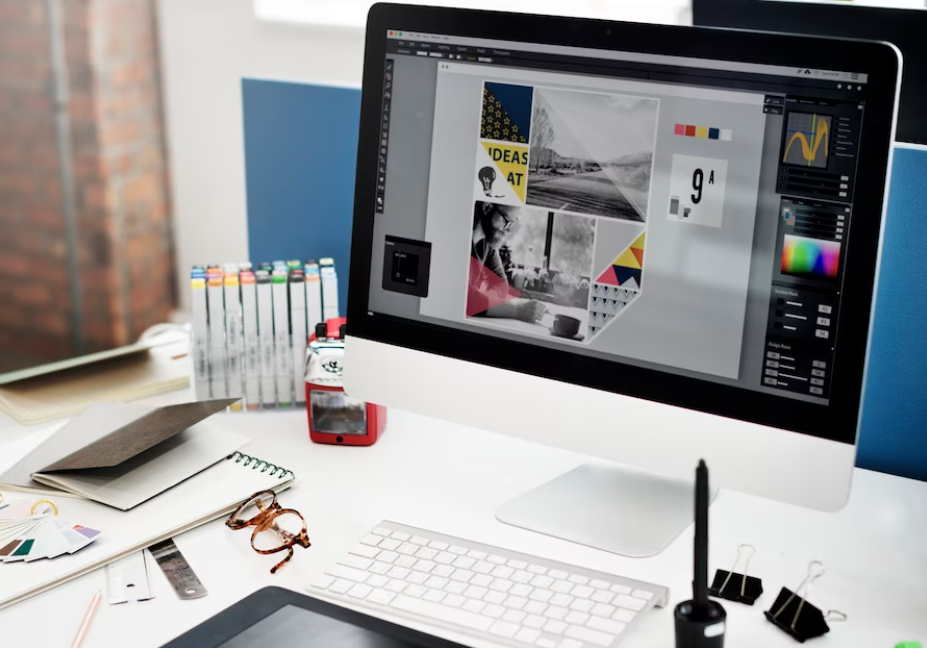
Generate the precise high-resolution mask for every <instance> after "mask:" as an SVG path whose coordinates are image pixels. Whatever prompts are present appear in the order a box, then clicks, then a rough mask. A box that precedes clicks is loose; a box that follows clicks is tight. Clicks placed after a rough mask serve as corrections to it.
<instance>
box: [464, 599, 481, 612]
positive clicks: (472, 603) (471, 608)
mask: <svg viewBox="0 0 927 648" xmlns="http://www.w3.org/2000/svg"><path fill="white" fill-rule="evenodd" d="M460 607H461V608H462V609H464V610H466V611H467V612H479V611H480V610H482V609H483V608H484V607H486V604H485V603H483V601H477V600H476V599H470V600H469V601H466V602H464V604H463V605H461V606H460Z"/></svg>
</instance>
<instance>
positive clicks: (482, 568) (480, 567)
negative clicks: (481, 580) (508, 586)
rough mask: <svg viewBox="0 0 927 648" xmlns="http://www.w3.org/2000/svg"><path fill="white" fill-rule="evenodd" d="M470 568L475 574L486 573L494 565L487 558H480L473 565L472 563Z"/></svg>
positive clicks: (493, 567)
mask: <svg viewBox="0 0 927 648" xmlns="http://www.w3.org/2000/svg"><path fill="white" fill-rule="evenodd" d="M472 569H473V571H475V572H476V573H477V574H488V573H490V572H491V571H492V570H493V569H495V565H493V564H492V563H491V562H489V561H488V560H480V561H479V562H477V563H476V564H475V565H473V567H472Z"/></svg>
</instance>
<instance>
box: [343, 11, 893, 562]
mask: <svg viewBox="0 0 927 648" xmlns="http://www.w3.org/2000/svg"><path fill="white" fill-rule="evenodd" d="M368 20H369V22H368V27H367V36H366V39H367V41H366V55H365V63H364V91H363V97H362V105H361V126H360V140H359V147H358V163H357V180H356V193H355V212H354V229H353V241H352V250H351V280H350V286H349V296H348V339H347V349H346V354H347V355H346V358H345V371H346V373H345V379H346V389H347V391H348V393H350V394H351V395H353V396H355V397H358V398H362V399H365V400H368V401H372V402H375V403H380V404H384V405H387V406H390V407H396V408H400V409H404V410H412V411H416V412H420V413H423V414H426V415H430V416H434V417H439V418H442V419H448V420H451V421H456V422H460V423H464V424H467V425H471V426H475V427H479V428H484V429H488V430H492V431H496V432H501V433H504V434H509V435H514V436H518V437H521V438H524V439H529V440H531V441H535V442H538V443H543V444H549V445H552V446H557V447H561V448H566V449H569V450H574V451H577V452H580V453H585V454H587V455H592V456H593V457H596V458H597V460H599V461H600V463H596V462H593V463H592V464H590V466H588V467H583V468H581V469H577V470H576V471H573V472H571V473H568V474H567V475H565V476H562V477H560V478H558V479H555V480H554V481H552V482H550V483H549V484H547V485H544V486H541V487H540V488H539V489H538V490H536V491H533V492H532V493H529V494H528V495H526V496H525V497H524V498H523V499H522V500H519V501H517V502H513V503H510V504H507V505H505V506H503V507H502V508H501V509H500V510H499V511H498V512H497V517H499V518H500V519H502V520H503V521H506V522H511V523H514V524H518V525H520V526H525V527H529V528H534V529H538V530H542V531H544V532H547V533H550V534H553V535H558V536H562V537H568V538H570V539H574V540H577V541H580V542H584V543H586V544H591V545H594V546H600V547H605V548H609V549H611V550H615V551H618V552H621V553H626V554H631V555H647V554H648V553H655V552H657V551H659V550H660V549H661V548H662V547H663V546H665V545H666V544H667V543H668V542H669V541H670V540H672V538H673V537H674V536H675V534H676V533H678V532H679V531H681V530H682V529H683V528H684V527H685V526H686V525H687V524H688V523H689V522H690V521H691V519H692V518H691V511H692V504H691V501H692V500H691V483H690V482H691V479H692V475H693V474H694V472H693V471H694V467H695V465H696V463H697V461H698V459H699V458H705V459H706V460H707V462H708V465H709V466H710V468H711V475H712V478H713V483H714V484H715V485H719V486H723V487H728V488H731V489H736V490H739V491H745V492H749V493H756V494H759V495H763V496H767V497H770V498H775V499H778V500H783V501H786V502H792V503H796V504H801V505H806V506H810V507H815V508H820V509H825V510H836V509H839V508H841V507H842V506H843V505H844V504H845V502H846V499H847V496H848V491H849V487H850V478H851V474H852V469H853V465H854V459H855V454H856V447H855V443H856V437H857V428H858V421H859V414H860V394H861V391H862V385H863V376H864V368H865V363H866V353H867V342H868V336H869V330H870V327H869V321H870V313H871V311H872V308H873V303H874V294H873V293H874V285H875V283H874V279H875V274H876V268H877V260H878V254H879V249H880V237H881V226H882V211H883V199H884V193H885V186H886V178H887V167H888V165H889V152H890V144H891V141H892V137H893V127H894V111H895V101H896V95H897V88H898V73H899V61H898V57H897V51H896V50H895V49H894V48H892V47H891V46H888V45H884V44H877V43H866V42H840V41H828V40H823V39H811V38H808V37H800V36H785V35H775V34H745V33H738V32H729V31H724V30H706V29H696V28H691V27H685V28H683V27H666V26H655V25H640V24H619V23H606V22H598V21H585V20H574V19H567V18H549V17H547V18H545V17H536V16H525V15H514V14H502V13H489V12H471V11H460V10H450V9H435V8H421V7H409V6H394V5H376V6H374V8H373V9H372V10H371V13H370V16H369V19H368ZM863 178H865V181H864V182H863V181H861V179H863ZM436 460H438V458H437V457H436ZM601 460H606V461H607V462H608V463H602V462H601ZM611 462H618V463H620V464H622V465H624V466H626V467H620V466H618V465H617V464H615V463H611ZM657 475H659V477H658V476H657ZM525 486H526V488H528V487H529V486H531V485H529V484H526V485H525ZM610 525H611V526H610Z"/></svg>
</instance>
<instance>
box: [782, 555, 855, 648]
mask: <svg viewBox="0 0 927 648" xmlns="http://www.w3.org/2000/svg"><path fill="white" fill-rule="evenodd" d="M823 575H824V565H823V564H821V563H820V562H818V561H817V560H815V561H813V562H811V563H810V564H809V565H808V575H807V576H806V577H805V580H803V581H802V582H801V585H799V586H798V589H797V590H795V591H794V592H793V591H791V590H790V589H789V588H787V587H783V588H782V591H781V592H779V596H778V597H776V602H775V603H773V606H772V607H771V608H770V609H769V610H768V611H767V612H764V614H765V615H766V618H767V619H768V620H769V621H771V622H772V623H773V625H775V626H776V627H778V628H779V629H780V630H782V631H783V632H785V633H786V634H788V635H789V636H790V637H792V639H794V640H795V641H797V642H799V643H805V641H807V640H808V639H814V638H815V637H820V636H821V635H824V634H826V633H828V632H830V627H828V625H827V622H828V621H846V619H847V616H846V615H845V614H844V613H843V612H837V611H836V610H830V611H828V613H827V615H826V616H825V615H824V613H823V612H821V610H819V609H818V608H816V607H815V606H814V605H812V604H811V603H809V602H808V600H807V599H808V595H809V593H810V592H811V585H812V584H813V583H814V581H816V580H817V579H818V578H820V577H821V576H823Z"/></svg>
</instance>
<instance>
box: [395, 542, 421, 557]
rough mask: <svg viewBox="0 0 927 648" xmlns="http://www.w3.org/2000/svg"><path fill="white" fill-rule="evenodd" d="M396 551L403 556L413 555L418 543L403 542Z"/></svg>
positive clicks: (416, 550)
mask: <svg viewBox="0 0 927 648" xmlns="http://www.w3.org/2000/svg"><path fill="white" fill-rule="evenodd" d="M396 551H398V552H399V553H401V554H402V555H403V556H414V555H415V554H416V553H417V552H418V545H414V544H412V543H411V542H403V543H402V544H401V545H399V548H398V549H397V550H396Z"/></svg>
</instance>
